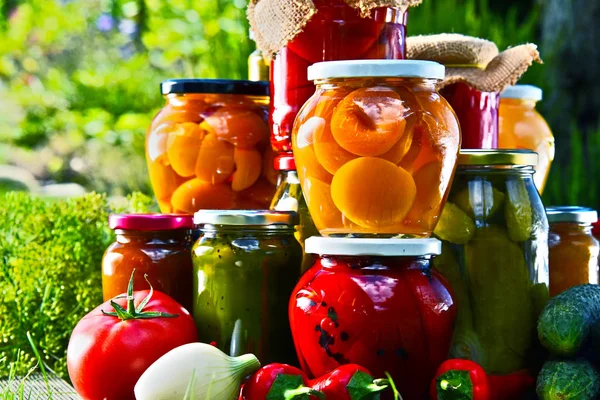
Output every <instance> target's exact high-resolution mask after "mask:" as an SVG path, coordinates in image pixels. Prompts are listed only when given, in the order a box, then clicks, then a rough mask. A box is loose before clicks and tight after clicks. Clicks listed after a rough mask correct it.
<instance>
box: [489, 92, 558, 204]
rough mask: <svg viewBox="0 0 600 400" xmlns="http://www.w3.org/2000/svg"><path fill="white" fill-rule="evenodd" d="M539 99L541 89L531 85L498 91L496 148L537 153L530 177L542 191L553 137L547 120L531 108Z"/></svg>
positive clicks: (552, 146)
mask: <svg viewBox="0 0 600 400" xmlns="http://www.w3.org/2000/svg"><path fill="white" fill-rule="evenodd" d="M540 100H542V89H540V88H538V87H535V86H531V85H515V86H511V87H508V88H507V89H506V90H504V92H502V94H501V95H500V131H499V136H498V147H499V148H501V149H527V150H533V151H535V152H536V153H538V163H537V165H536V167H535V175H533V180H534V182H535V185H536V186H537V188H538V191H539V192H540V193H542V192H543V191H544V187H545V186H546V181H547V179H548V175H549V174H550V165H551V164H552V161H553V160H554V150H555V148H554V136H552V131H551V130H550V127H549V126H548V123H547V122H546V120H545V119H544V117H542V116H541V115H540V113H538V112H537V110H536V109H535V105H536V103H537V102H538V101H540Z"/></svg>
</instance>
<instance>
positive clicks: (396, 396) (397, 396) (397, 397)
mask: <svg viewBox="0 0 600 400" xmlns="http://www.w3.org/2000/svg"><path fill="white" fill-rule="evenodd" d="M385 376H387V381H388V383H389V385H390V387H391V388H392V391H393V392H394V400H404V399H403V398H402V395H401V394H400V392H398V389H396V384H395V383H394V380H393V379H392V376H391V375H390V373H389V372H387V371H386V372H385ZM378 380H379V379H378Z"/></svg>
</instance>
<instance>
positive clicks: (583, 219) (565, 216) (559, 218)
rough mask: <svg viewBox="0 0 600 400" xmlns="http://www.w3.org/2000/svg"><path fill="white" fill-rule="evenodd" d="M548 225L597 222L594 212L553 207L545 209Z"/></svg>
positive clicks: (580, 208)
mask: <svg viewBox="0 0 600 400" xmlns="http://www.w3.org/2000/svg"><path fill="white" fill-rule="evenodd" d="M546 214H547V215H548V222H549V223H551V224H552V223H557V222H575V223H581V224H593V223H595V222H597V221H598V213H597V212H596V210H594V209H591V208H588V207H579V206H553V207H546Z"/></svg>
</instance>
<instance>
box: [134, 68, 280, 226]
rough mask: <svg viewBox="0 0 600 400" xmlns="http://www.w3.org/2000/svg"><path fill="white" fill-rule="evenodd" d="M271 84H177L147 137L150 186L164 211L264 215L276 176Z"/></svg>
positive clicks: (171, 84) (168, 84) (169, 88)
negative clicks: (261, 211)
mask: <svg viewBox="0 0 600 400" xmlns="http://www.w3.org/2000/svg"><path fill="white" fill-rule="evenodd" d="M268 86H269V85H268V83H267V82H250V81H234V80H208V79H174V80H168V81H165V82H163V83H162V84H161V91H162V94H163V95H164V97H165V100H166V104H165V106H164V107H163V108H162V110H160V112H159V113H158V115H157V116H156V117H155V118H154V120H153V121H152V124H151V126H150V129H149V130H148V134H147V136H146V161H147V164H148V170H149V172H150V182H151V183H152V188H153V189H154V194H155V196H156V199H157V200H158V204H159V206H160V210H161V211H162V212H163V213H173V212H175V213H178V214H193V213H194V212H196V211H198V210H200V209H266V208H268V207H269V204H270V203H271V199H272V198H273V194H274V193H275V184H276V183H277V174H276V172H275V170H274V169H273V157H274V153H273V151H272V149H271V147H270V145H269V127H268V125H267V114H268V104H269V97H268V90H269V89H268Z"/></svg>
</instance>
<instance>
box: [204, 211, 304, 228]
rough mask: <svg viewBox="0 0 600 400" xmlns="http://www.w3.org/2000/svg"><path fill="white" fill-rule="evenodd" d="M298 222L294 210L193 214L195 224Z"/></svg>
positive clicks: (273, 223) (245, 224)
mask: <svg viewBox="0 0 600 400" xmlns="http://www.w3.org/2000/svg"><path fill="white" fill-rule="evenodd" d="M298 223H299V219H298V214H297V213H295V212H294V211H272V210H200V211H198V212H196V213H195V214H194V224H196V225H228V226H274V225H288V226H294V225H298Z"/></svg>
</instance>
